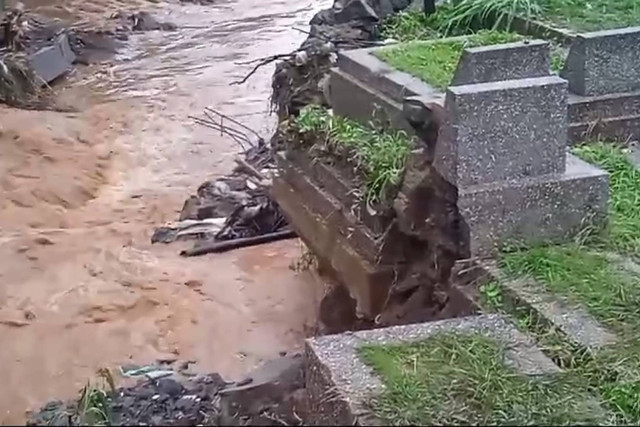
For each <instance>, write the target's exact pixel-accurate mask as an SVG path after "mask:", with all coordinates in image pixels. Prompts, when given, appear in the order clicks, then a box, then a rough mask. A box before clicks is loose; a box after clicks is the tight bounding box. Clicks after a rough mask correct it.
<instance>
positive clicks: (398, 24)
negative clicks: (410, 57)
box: [380, 11, 443, 42]
mask: <svg viewBox="0 0 640 427" xmlns="http://www.w3.org/2000/svg"><path fill="white" fill-rule="evenodd" d="M439 16H440V14H439V13H435V14H433V15H430V16H427V15H425V14H424V13H423V12H418V11H404V12H400V13H396V14H393V15H391V16H389V17H388V18H387V19H385V21H384V22H383V24H382V26H381V27H380V35H381V36H382V37H383V38H385V39H395V40H398V41H401V42H407V41H413V40H431V39H437V38H440V37H442V36H443V34H442V33H440V30H439V28H441V23H440V22H439Z"/></svg>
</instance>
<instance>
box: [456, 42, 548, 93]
mask: <svg viewBox="0 0 640 427" xmlns="http://www.w3.org/2000/svg"><path fill="white" fill-rule="evenodd" d="M550 68H551V55H550V52H549V43H548V42H545V41H542V40H532V41H525V42H516V43H507V44H500V45H493V46H481V47H474V48H467V49H465V50H464V51H463V53H462V57H461V58H460V62H459V63H458V68H457V69H456V72H455V74H454V76H453V80H452V82H451V86H459V85H467V84H473V83H487V82H498V81H502V80H516V79H527V78H533V77H544V76H549V75H551V70H550Z"/></svg>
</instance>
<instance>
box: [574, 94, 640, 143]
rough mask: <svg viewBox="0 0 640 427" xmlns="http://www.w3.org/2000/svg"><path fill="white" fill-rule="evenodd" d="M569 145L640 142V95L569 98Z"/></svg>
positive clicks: (579, 96)
mask: <svg viewBox="0 0 640 427" xmlns="http://www.w3.org/2000/svg"><path fill="white" fill-rule="evenodd" d="M569 121H570V126H569V142H570V143H571V144H577V143H580V142H582V141H585V140H588V139H610V140H616V141H623V142H626V141H629V140H632V141H640V91H636V92H626V93H617V94H608V95H599V96H581V95H577V94H569Z"/></svg>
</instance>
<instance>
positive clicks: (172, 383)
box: [157, 378, 184, 397]
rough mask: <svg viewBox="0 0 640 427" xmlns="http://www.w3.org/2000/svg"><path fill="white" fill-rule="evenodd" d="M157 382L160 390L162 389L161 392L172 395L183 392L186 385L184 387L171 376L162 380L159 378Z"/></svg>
mask: <svg viewBox="0 0 640 427" xmlns="http://www.w3.org/2000/svg"><path fill="white" fill-rule="evenodd" d="M157 384H158V385H157V387H158V391H160V392H161V393H164V394H167V395H169V396H171V397H174V396H178V395H179V394H182V392H183V390H184V387H182V385H181V384H180V383H179V382H177V381H176V380H173V379H171V378H163V379H161V380H158V383H157Z"/></svg>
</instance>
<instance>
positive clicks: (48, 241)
mask: <svg viewBox="0 0 640 427" xmlns="http://www.w3.org/2000/svg"><path fill="white" fill-rule="evenodd" d="M33 241H34V242H35V243H37V244H38V245H43V246H44V245H53V242H52V241H51V239H49V238H48V237H44V236H38V237H36V238H35V239H33Z"/></svg>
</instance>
